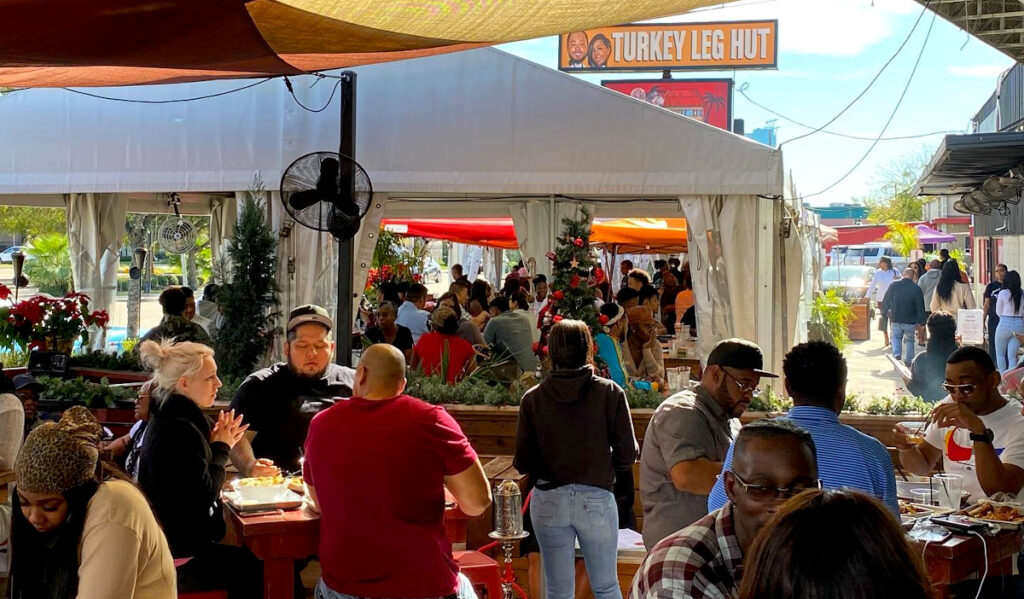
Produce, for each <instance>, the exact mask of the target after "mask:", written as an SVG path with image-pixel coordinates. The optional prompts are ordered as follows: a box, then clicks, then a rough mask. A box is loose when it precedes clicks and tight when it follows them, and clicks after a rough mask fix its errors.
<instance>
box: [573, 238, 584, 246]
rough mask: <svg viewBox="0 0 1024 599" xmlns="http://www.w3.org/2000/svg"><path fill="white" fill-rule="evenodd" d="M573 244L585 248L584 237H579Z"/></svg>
mask: <svg viewBox="0 0 1024 599" xmlns="http://www.w3.org/2000/svg"><path fill="white" fill-rule="evenodd" d="M572 244H573V245H574V246H576V247H578V248H581V247H583V238H582V237H577V238H576V239H573V240H572Z"/></svg>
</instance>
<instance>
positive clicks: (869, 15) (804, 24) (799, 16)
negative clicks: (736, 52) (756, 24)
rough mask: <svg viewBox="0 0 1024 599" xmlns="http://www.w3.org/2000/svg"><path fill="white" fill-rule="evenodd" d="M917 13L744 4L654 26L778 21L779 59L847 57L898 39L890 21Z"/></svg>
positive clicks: (903, 7) (896, 5)
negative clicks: (805, 56)
mask: <svg viewBox="0 0 1024 599" xmlns="http://www.w3.org/2000/svg"><path fill="white" fill-rule="evenodd" d="M872 4H873V5H872ZM920 10H921V6H920V5H919V4H917V3H916V2H914V1H913V0H874V2H873V3H872V2H871V0H767V1H766V0H749V1H740V2H731V3H728V4H723V5H721V6H718V5H716V6H714V7H712V8H710V9H704V10H698V11H695V12H691V13H687V14H684V15H679V16H676V17H670V18H666V19H659V20H660V21H732V20H752V19H778V21H779V51H780V53H782V54H787V53H788V54H811V55H816V56H841V57H847V56H859V55H861V54H863V53H864V52H865V51H866V50H867V49H868V48H870V47H871V46H873V45H875V44H877V43H879V42H881V41H883V40H885V39H886V38H889V37H891V36H893V35H901V36H902V35H904V32H902V31H896V30H895V27H894V26H895V25H896V21H897V20H898V18H899V17H901V16H905V15H908V14H916V12H917V11H920Z"/></svg>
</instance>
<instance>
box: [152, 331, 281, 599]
mask: <svg viewBox="0 0 1024 599" xmlns="http://www.w3.org/2000/svg"><path fill="white" fill-rule="evenodd" d="M139 354H140V356H141V357H142V361H143V364H145V365H146V366H147V367H149V368H152V369H153V380H154V385H155V386H154V388H153V390H152V394H153V404H152V406H151V409H150V412H151V413H150V424H149V427H148V430H147V432H146V438H145V441H144V442H143V445H142V452H141V455H140V459H139V486H140V487H141V488H142V490H143V492H144V493H145V494H146V496H147V497H148V498H149V501H150V503H151V504H152V506H153V511H154V512H155V513H156V516H157V518H158V519H159V520H160V522H161V524H163V527H164V532H165V534H166V535H167V541H168V543H169V544H170V546H171V553H172V554H173V555H174V557H175V558H191V559H190V560H189V561H188V562H187V563H186V564H184V565H182V566H180V567H179V568H178V589H179V590H180V591H204V590H215V589H225V590H227V591H228V593H229V596H230V597H231V598H232V599H234V598H235V597H238V598H242V597H258V596H259V595H260V593H261V591H260V587H261V585H260V581H261V580H262V578H263V576H262V574H261V570H262V565H261V562H260V561H259V560H257V559H256V558H255V557H253V555H252V554H251V553H249V551H248V550H246V549H243V548H240V547H232V546H228V545H220V544H217V541H219V540H221V539H222V538H223V537H224V533H225V526H224V518H223V515H222V514H221V504H220V490H221V488H222V487H223V486H224V479H225V471H224V467H225V466H226V465H227V463H228V454H229V452H230V451H231V448H232V447H234V445H235V443H237V442H238V441H239V440H240V439H241V438H242V436H243V434H244V433H245V429H246V428H247V427H246V426H245V425H243V424H242V417H241V416H238V417H235V415H234V412H233V411H232V412H231V413H225V412H221V413H220V416H219V418H218V419H217V423H216V424H214V425H213V426H211V425H210V421H209V420H208V419H207V417H206V416H205V415H204V414H203V409H204V408H209V407H211V406H212V405H213V402H214V400H215V399H216V397H217V390H218V389H220V386H221V382H220V379H219V378H217V363H216V362H215V361H214V359H213V350H212V349H210V347H209V346H206V345H203V344H201V343H192V342H182V343H174V342H172V341H170V340H164V341H162V342H160V343H156V342H155V341H146V342H143V343H142V344H141V345H140V347H139ZM226 572H227V573H234V575H225V573H226Z"/></svg>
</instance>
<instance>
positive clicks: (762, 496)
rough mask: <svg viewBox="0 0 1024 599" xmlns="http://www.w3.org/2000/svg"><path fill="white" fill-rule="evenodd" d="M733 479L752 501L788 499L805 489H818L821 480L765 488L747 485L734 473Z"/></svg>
mask: <svg viewBox="0 0 1024 599" xmlns="http://www.w3.org/2000/svg"><path fill="white" fill-rule="evenodd" d="M730 474H732V476H733V478H735V479H736V482H737V483H739V485H740V486H741V487H743V490H744V491H745V492H746V493H747V495H749V496H750V498H751V499H753V500H754V501H770V500H772V499H789V498H790V497H792V496H794V495H798V494H800V493H803V492H804V491H806V490H807V489H820V488H821V480H820V479H819V480H815V481H814V482H812V483H809V484H799V483H797V484H794V485H793V486H792V487H766V486H764V485H755V484H752V483H748V482H747V481H745V480H743V479H742V478H740V476H739V475H738V474H736V473H735V472H731V473H730Z"/></svg>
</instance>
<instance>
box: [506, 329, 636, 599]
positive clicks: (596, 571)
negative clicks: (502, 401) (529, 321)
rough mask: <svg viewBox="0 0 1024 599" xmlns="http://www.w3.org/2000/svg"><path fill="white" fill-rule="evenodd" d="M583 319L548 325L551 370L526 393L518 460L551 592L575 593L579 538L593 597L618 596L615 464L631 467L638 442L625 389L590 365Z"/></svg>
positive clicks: (558, 597) (554, 597)
mask: <svg viewBox="0 0 1024 599" xmlns="http://www.w3.org/2000/svg"><path fill="white" fill-rule="evenodd" d="M593 346H594V342H593V340H592V338H591V336H590V329H589V327H588V326H587V325H586V323H584V322H581V321H578V320H563V321H561V322H558V323H556V324H555V325H554V326H552V327H551V332H550V334H549V336H548V355H549V357H550V360H551V374H549V375H548V377H547V378H546V379H544V381H543V382H541V383H540V384H539V385H537V386H536V387H534V388H532V389H530V390H529V391H527V392H526V395H524V396H523V401H522V404H521V405H520V407H519V429H518V431H517V434H516V455H515V461H514V464H515V467H516V468H517V469H518V470H519V472H521V473H523V474H528V475H529V476H530V477H531V478H532V479H533V480H535V481H537V485H536V487H534V490H533V499H532V500H531V502H530V517H531V518H532V519H533V528H534V531H535V533H536V535H537V541H538V543H539V544H540V554H541V563H542V565H543V568H544V577H545V582H546V585H547V595H546V596H547V598H548V599H572V597H573V590H574V579H575V557H576V549H575V545H576V542H577V541H578V542H579V546H580V549H581V551H582V553H583V561H584V563H585V564H586V567H587V574H588V576H589V578H590V584H591V587H592V588H593V591H594V596H595V597H596V598H597V599H621V597H622V594H621V592H620V591H619V582H618V575H617V572H616V554H617V550H616V547H617V544H618V519H619V517H618V509H617V507H616V504H615V496H614V495H613V493H612V490H613V488H614V485H615V472H616V471H620V472H629V473H631V472H632V470H631V468H632V466H633V463H634V462H635V461H636V455H637V445H636V437H635V436H634V434H633V421H632V419H631V417H630V414H629V406H628V404H627V403H626V394H625V392H624V391H623V390H622V388H621V387H619V386H618V385H617V384H615V383H614V382H613V381H610V380H608V379H604V378H601V377H599V376H597V375H596V374H595V373H594V369H593V366H592V363H593Z"/></svg>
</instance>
